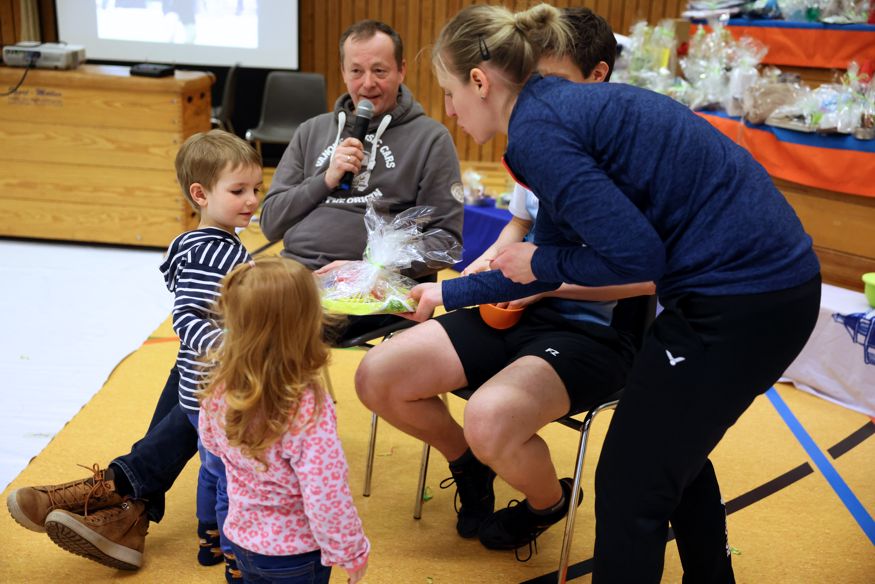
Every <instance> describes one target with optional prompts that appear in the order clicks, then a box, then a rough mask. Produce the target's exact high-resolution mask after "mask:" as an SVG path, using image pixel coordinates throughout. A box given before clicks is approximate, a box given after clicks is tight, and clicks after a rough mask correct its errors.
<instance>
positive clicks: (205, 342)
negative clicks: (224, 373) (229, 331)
mask: <svg viewBox="0 0 875 584" xmlns="http://www.w3.org/2000/svg"><path fill="white" fill-rule="evenodd" d="M250 259H251V258H250V256H249V254H248V253H247V252H246V248H244V247H243V244H242V243H241V242H240V239H238V238H237V236H236V235H232V234H230V233H228V232H226V231H224V230H222V229H218V228H216V227H206V228H203V229H196V230H194V231H188V232H186V233H183V234H182V235H180V236H178V237H177V238H176V239H174V240H173V243H171V244H170V247H169V248H168V249H167V256H166V257H165V259H164V262H163V263H162V264H161V272H162V273H163V274H164V282H165V283H166V284H167V289H168V290H170V291H171V292H173V295H174V301H173V330H174V331H176V334H177V335H179V354H178V355H177V357H176V366H177V368H178V369H179V376H180V381H179V405H180V406H181V407H182V408H183V409H184V410H186V411H191V412H196V411H198V401H197V397H196V396H195V392H196V391H197V390H198V386H199V383H200V380H201V377H202V373H201V371H200V367H201V357H202V356H203V355H204V354H205V353H206V352H207V351H209V350H210V349H211V348H213V347H214V346H215V345H216V343H217V342H218V341H219V340H220V339H221V338H222V329H221V328H219V327H218V326H217V325H216V323H215V321H214V320H213V319H212V310H213V304H214V303H215V301H216V300H218V298H219V288H220V286H221V280H222V278H223V277H224V276H225V274H227V273H228V272H230V271H231V269H232V268H234V266H236V265H238V264H242V263H243V262H247V261H249V260H250Z"/></svg>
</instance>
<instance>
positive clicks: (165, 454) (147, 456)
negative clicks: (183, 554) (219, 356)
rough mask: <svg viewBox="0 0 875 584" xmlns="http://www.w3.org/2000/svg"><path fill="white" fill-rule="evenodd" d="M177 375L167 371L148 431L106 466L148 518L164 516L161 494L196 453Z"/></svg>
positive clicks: (156, 518)
mask: <svg viewBox="0 0 875 584" xmlns="http://www.w3.org/2000/svg"><path fill="white" fill-rule="evenodd" d="M178 391H179V372H178V371H177V369H176V367H174V368H173V369H171V370H170V375H169V376H168V377H167V382H166V384H165V385H164V390H163V391H162V392H161V397H160V398H159V399H158V405H157V407H156V408H155V414H154V415H153V417H152V422H151V424H150V425H149V430H148V432H147V433H146V435H145V436H143V438H141V439H140V440H139V441H138V442H137V443H136V444H134V445H133V447H131V451H130V452H129V453H128V454H125V455H124V456H120V457H118V458H116V459H115V460H113V461H112V462H111V463H110V466H111V467H115V468H114V469H113V470H114V471H115V472H116V473H118V472H122V473H124V476H125V478H127V480H128V482H129V483H130V485H131V489H132V492H130V493H127V492H123V493H122V494H123V495H130V496H132V497H134V498H136V499H143V500H145V501H146V510H147V514H148V516H149V519H150V520H152V521H155V522H158V521H161V518H162V517H164V493H166V492H167V491H168V490H170V487H171V486H172V485H173V482H174V481H175V480H176V477H178V476H179V473H181V472H182V469H183V468H185V465H186V463H187V462H188V461H189V459H191V457H192V456H194V454H195V453H196V452H197V444H198V439H197V430H196V429H195V428H193V427H192V425H191V422H189V420H188V417H187V416H186V414H185V412H184V411H183V410H182V408H180V407H179V396H178Z"/></svg>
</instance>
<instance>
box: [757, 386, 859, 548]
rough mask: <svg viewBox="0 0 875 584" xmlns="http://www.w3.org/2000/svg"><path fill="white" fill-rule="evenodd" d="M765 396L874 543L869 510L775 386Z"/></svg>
mask: <svg viewBox="0 0 875 584" xmlns="http://www.w3.org/2000/svg"><path fill="white" fill-rule="evenodd" d="M766 396H767V397H768V398H769V401H770V402H772V405H773V406H774V407H775V409H776V410H777V411H778V414H780V415H781V418H783V419H784V423H785V424H787V426H788V427H789V428H790V431H791V432H793V435H794V436H796V440H798V441H799V443H800V444H801V445H802V448H804V449H805V452H807V453H808V456H809V457H811V460H812V461H814V464H815V466H817V468H818V469H819V470H820V472H821V473H822V474H823V476H824V478H826V481H827V482H828V483H829V485H830V486H831V487H832V489H833V491H835V492H836V495H838V496H839V499H840V500H841V502H842V503H843V504H844V505H845V507H847V509H848V511H850V513H851V516H852V517H853V518H854V520H855V521H856V522H857V524H859V526H860V528H862V530H863V533H865V534H866V537H868V538H869V541H870V542H872V544H873V545H875V520H873V519H872V516H871V515H869V512H868V511H866V509H865V507H863V504H862V503H860V500H859V499H857V497H856V495H854V493H853V491H851V489H850V487H848V485H847V483H845V481H844V479H842V477H841V475H839V473H838V471H836V469H835V467H833V465H832V464H830V462H829V460H828V459H827V457H826V455H825V454H824V453H823V452H822V451H821V450H820V448H819V447H818V446H817V444H815V442H814V440H813V439H812V438H811V436H809V435H808V432H806V431H805V428H803V427H802V424H801V423H800V422H799V420H798V419H797V418H796V416H794V415H793V412H792V411H790V408H789V407H788V406H787V403H786V402H785V401H784V400H783V399H782V398H781V396H780V395H779V394H778V392H777V391H776V390H775V388H774V387H773V388H771V389H770V390H769V391H767V392H766Z"/></svg>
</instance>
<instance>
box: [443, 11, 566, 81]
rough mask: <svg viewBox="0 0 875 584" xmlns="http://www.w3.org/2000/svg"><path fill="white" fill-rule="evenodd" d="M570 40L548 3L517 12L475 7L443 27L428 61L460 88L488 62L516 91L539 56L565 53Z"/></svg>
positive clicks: (532, 68)
mask: <svg viewBox="0 0 875 584" xmlns="http://www.w3.org/2000/svg"><path fill="white" fill-rule="evenodd" d="M573 38H574V36H573V33H572V31H571V28H570V27H569V26H568V24H567V23H566V22H565V20H564V19H563V18H562V13H561V12H560V11H559V9H557V8H555V7H553V6H551V5H549V4H538V5H537V6H533V7H532V8H530V9H528V10H524V11H522V12H517V13H513V12H511V11H510V10H508V9H507V8H504V7H503V6H495V5H485V4H481V5H474V6H469V7H467V8H464V9H463V10H461V11H460V12H459V13H458V14H457V15H456V16H454V17H453V18H452V20H450V22H448V23H447V24H446V25H445V26H444V28H443V30H442V31H441V34H440V36H439V37H438V39H437V41H436V42H435V45H434V48H433V50H432V62H433V64H434V66H435V68H437V69H439V70H443V71H445V72H447V73H449V74H451V75H453V76H455V77H457V78H458V79H460V80H462V82H464V83H467V81H468V73H470V71H471V70H472V69H474V68H475V67H479V66H481V65H482V64H483V63H484V62H488V63H489V64H490V65H491V66H493V67H495V68H497V69H499V70H500V71H501V72H502V73H503V74H504V77H505V78H506V79H507V80H508V82H509V83H510V84H512V85H514V86H516V87H517V88H519V87H522V85H523V84H524V83H525V82H526V80H527V79H528V78H529V76H530V75H531V74H532V71H534V70H535V68H536V67H537V64H538V59H540V57H541V55H543V54H545V53H560V54H564V53H566V52H569V51H570V50H571V46H572V45H573Z"/></svg>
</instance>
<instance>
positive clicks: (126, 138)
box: [0, 120, 179, 170]
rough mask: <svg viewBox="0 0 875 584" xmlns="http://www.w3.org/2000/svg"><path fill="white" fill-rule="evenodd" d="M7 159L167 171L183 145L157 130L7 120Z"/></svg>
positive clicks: (1, 136)
mask: <svg viewBox="0 0 875 584" xmlns="http://www.w3.org/2000/svg"><path fill="white" fill-rule="evenodd" d="M0 142H3V144H4V147H3V150H4V153H5V154H4V158H5V159H6V160H9V161H18V162H26V161H29V160H46V161H54V162H58V163H63V164H75V165H83V166H91V167H92V168H91V169H92V170H94V162H95V161H96V160H99V161H100V163H101V166H114V167H118V168H132V169H133V168H152V169H158V170H167V169H168V161H172V160H173V159H174V157H175V156H176V150H177V149H178V148H179V143H178V139H174V137H171V136H168V134H167V133H166V132H159V131H154V130H133V129H130V128H127V129H125V130H124V131H119V129H118V128H98V127H92V126H70V125H57V124H37V123H34V122H33V121H30V120H28V121H19V122H11V121H4V122H3V126H2V128H0Z"/></svg>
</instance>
